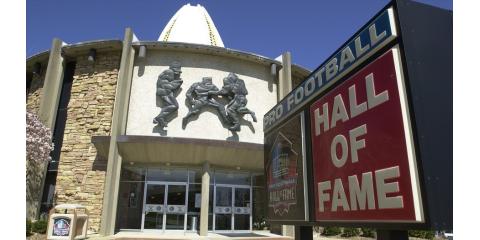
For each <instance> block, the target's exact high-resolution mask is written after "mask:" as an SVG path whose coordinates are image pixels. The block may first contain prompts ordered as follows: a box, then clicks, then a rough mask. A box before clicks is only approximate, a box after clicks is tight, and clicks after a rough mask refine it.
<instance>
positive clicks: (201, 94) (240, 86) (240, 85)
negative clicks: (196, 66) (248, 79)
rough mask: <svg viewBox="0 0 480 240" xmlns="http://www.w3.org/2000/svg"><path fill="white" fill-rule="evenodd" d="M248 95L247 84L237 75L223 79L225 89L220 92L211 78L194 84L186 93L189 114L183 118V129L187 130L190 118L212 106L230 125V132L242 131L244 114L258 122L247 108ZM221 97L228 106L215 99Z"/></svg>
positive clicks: (231, 74)
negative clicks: (241, 124)
mask: <svg viewBox="0 0 480 240" xmlns="http://www.w3.org/2000/svg"><path fill="white" fill-rule="evenodd" d="M247 94H248V91H247V88H246V87H245V82H244V81H243V80H242V79H240V78H238V76H237V75H236V74H235V73H229V74H228V76H227V77H225V78H224V79H223V87H222V89H220V90H219V89H218V88H217V87H216V86H215V85H214V84H213V83H212V78H211V77H204V78H202V81H201V82H196V83H194V84H192V86H190V88H189V89H188V91H187V93H186V97H187V104H188V105H189V112H188V114H187V115H186V116H185V117H184V118H183V121H182V127H183V128H184V129H185V127H186V125H187V124H188V120H189V118H190V117H191V116H193V115H197V114H199V113H200V111H201V109H202V108H204V107H207V106H211V107H213V108H215V109H216V110H217V111H218V114H220V118H221V119H222V121H223V122H224V123H225V124H227V125H229V126H228V129H229V130H231V131H235V132H238V131H240V119H241V118H242V116H243V115H244V114H250V115H251V116H252V119H253V121H254V122H256V121H257V117H256V116H255V112H253V111H251V110H250V109H248V108H247V107H246V106H247V97H246V96H247ZM219 97H222V98H226V99H227V101H228V104H227V105H226V106H224V105H222V104H221V103H219V102H218V101H217V100H216V99H215V98H219Z"/></svg>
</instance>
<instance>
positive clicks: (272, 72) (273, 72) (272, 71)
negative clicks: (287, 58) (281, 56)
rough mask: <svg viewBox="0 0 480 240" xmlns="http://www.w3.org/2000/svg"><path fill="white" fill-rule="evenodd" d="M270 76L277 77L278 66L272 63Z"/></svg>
mask: <svg viewBox="0 0 480 240" xmlns="http://www.w3.org/2000/svg"><path fill="white" fill-rule="evenodd" d="M270 74H272V75H273V76H276V75H277V64H275V63H272V65H270Z"/></svg>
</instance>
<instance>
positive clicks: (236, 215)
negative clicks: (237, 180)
mask: <svg viewBox="0 0 480 240" xmlns="http://www.w3.org/2000/svg"><path fill="white" fill-rule="evenodd" d="M213 218H214V231H215V232H233V231H235V232H241V231H251V230H252V188H251V187H250V186H243V185H229V184H216V185H215V201H214V216H213Z"/></svg>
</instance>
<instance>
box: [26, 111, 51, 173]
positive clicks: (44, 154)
mask: <svg viewBox="0 0 480 240" xmlns="http://www.w3.org/2000/svg"><path fill="white" fill-rule="evenodd" d="M26 147H27V161H35V162H37V163H41V162H46V161H50V160H51V157H50V152H51V151H53V142H52V133H51V131H50V129H49V128H47V127H45V126H44V125H43V123H42V122H41V121H40V120H39V119H38V117H37V116H36V115H35V114H34V113H32V112H31V111H29V110H27V144H26Z"/></svg>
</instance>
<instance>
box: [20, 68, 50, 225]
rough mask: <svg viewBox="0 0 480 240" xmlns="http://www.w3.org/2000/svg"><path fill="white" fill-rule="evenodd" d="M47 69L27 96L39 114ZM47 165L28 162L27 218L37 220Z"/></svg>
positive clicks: (44, 69)
mask: <svg viewBox="0 0 480 240" xmlns="http://www.w3.org/2000/svg"><path fill="white" fill-rule="evenodd" d="M46 71H47V70H46V67H45V66H44V67H43V68H42V69H41V70H40V74H39V75H37V74H34V75H33V76H32V82H31V85H30V89H29V91H28V94H27V106H26V107H27V110H30V111H32V112H34V113H35V114H38V111H39V109H40V99H41V95H42V89H43V83H44V79H45V72H46ZM45 167H46V164H38V163H36V162H30V161H27V162H26V166H25V169H26V175H27V177H26V179H25V183H26V204H27V205H26V217H27V218H30V219H36V218H37V214H38V209H39V203H40V200H41V199H40V198H41V197H42V191H43V189H42V181H43V173H44V172H45Z"/></svg>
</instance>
